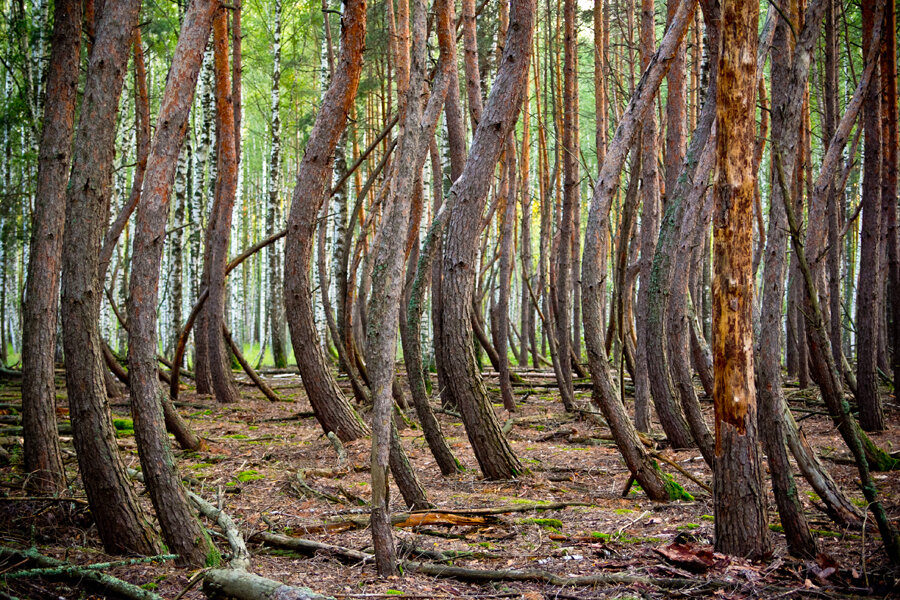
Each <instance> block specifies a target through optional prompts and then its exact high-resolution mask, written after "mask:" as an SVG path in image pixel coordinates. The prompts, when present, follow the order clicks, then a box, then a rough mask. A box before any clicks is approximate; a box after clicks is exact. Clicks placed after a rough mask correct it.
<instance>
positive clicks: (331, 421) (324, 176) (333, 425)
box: [284, 0, 368, 442]
mask: <svg viewBox="0 0 900 600" xmlns="http://www.w3.org/2000/svg"><path fill="white" fill-rule="evenodd" d="M365 32H366V2H365V0H351V1H350V2H348V3H347V6H346V11H345V13H344V18H343V19H342V23H341V56H340V67H339V68H338V69H336V71H335V76H334V78H332V80H331V84H330V85H329V87H328V91H327V92H326V93H325V96H324V97H323V99H322V105H321V109H320V110H319V114H318V115H317V117H316V124H315V125H314V126H313V130H312V132H311V133H310V137H309V141H308V142H307V144H306V152H305V154H304V156H303V160H302V161H301V163H300V169H299V172H298V174H297V183H296V185H295V187H294V193H293V198H292V201H291V210H290V215H289V217H288V233H287V236H286V238H285V255H284V296H285V305H286V308H287V313H286V314H287V320H288V326H289V327H290V332H291V344H292V345H293V347H294V355H295V357H296V359H297V367H298V369H299V370H300V375H301V377H302V379H303V387H304V388H305V389H306V394H307V396H308V397H309V402H310V404H311V405H312V407H313V411H314V412H315V413H316V418H317V419H318V420H319V424H320V425H321V426H322V429H324V430H325V431H326V432H329V431H333V432H334V433H335V435H337V436H338V438H340V439H341V440H342V441H345V442H346V441H350V440H354V439H356V438H359V437H361V436H363V435H366V434H367V433H368V428H367V427H366V426H365V424H364V423H363V422H362V421H361V420H360V418H359V416H358V415H357V414H356V412H355V411H354V410H353V408H352V407H351V406H350V404H349V403H348V402H347V400H346V398H344V395H343V393H342V392H341V390H340V388H339V387H338V386H337V382H336V381H335V380H334V377H333V375H332V374H331V372H330V370H329V368H328V363H327V361H326V359H325V356H324V355H323V353H322V349H321V345H320V344H319V342H318V333H317V332H316V325H315V320H314V317H313V307H312V297H311V291H310V281H309V270H310V259H311V256H312V242H313V235H314V233H315V227H316V217H317V216H318V212H319V208H320V207H321V205H322V202H323V200H324V193H325V184H326V182H327V181H328V177H329V175H330V173H331V172H332V170H331V167H332V158H331V157H332V154H333V153H334V149H335V147H336V146H337V143H338V139H339V138H340V137H341V133H342V132H343V130H344V127H345V125H346V121H347V115H348V114H350V106H351V104H352V103H353V99H354V98H355V97H356V89H357V86H358V85H359V75H360V71H361V67H362V50H363V47H364V44H365Z"/></svg>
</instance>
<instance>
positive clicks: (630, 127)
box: [582, 0, 697, 500]
mask: <svg viewBox="0 0 900 600" xmlns="http://www.w3.org/2000/svg"><path fill="white" fill-rule="evenodd" d="M696 6H697V2H696V1H695V0H682V2H681V4H680V5H679V7H678V10H677V11H676V13H675V15H674V16H673V18H672V22H671V24H670V26H669V28H668V30H667V31H666V34H665V35H664V36H663V39H662V41H661V42H660V45H659V48H658V49H657V51H656V53H655V54H654V56H653V57H652V58H651V60H650V63H649V66H648V68H647V70H646V71H645V72H644V75H643V76H642V77H641V81H640V83H639V84H638V86H637V87H636V88H635V91H634V95H633V96H632V98H631V100H630V101H629V103H628V107H627V108H626V109H625V112H624V113H623V114H622V118H621V119H620V120H619V125H618V127H617V128H616V133H615V136H614V137H613V139H612V141H611V142H610V144H609V147H608V149H607V154H606V158H605V160H604V161H603V166H602V167H601V169H600V176H599V177H598V179H597V183H596V185H595V187H594V195H593V198H592V199H591V208H590V213H589V216H588V223H587V231H586V234H585V244H584V262H583V265H582V289H583V290H584V294H583V301H584V305H583V310H584V334H585V342H586V346H587V351H588V361H589V364H590V371H591V380H592V382H593V400H594V402H596V403H597V404H598V405H599V406H600V409H601V410H602V411H603V414H604V417H606V420H607V423H609V426H610V429H611V431H612V434H613V437H614V438H615V440H616V445H617V446H618V448H619V451H620V452H621V453H622V456H623V457H624V459H625V463H626V464H627V465H628V468H629V470H630V471H631V472H632V473H633V474H634V476H635V479H637V481H638V483H640V485H641V487H642V488H643V489H644V491H645V492H646V493H647V495H648V496H649V497H650V498H651V499H653V500H666V499H669V498H670V497H676V496H677V495H678V488H677V487H675V485H674V484H671V483H670V482H668V481H666V479H665V478H664V477H663V474H662V472H661V471H660V470H659V467H658V465H657V464H656V462H655V461H653V460H651V458H650V457H649V455H648V454H647V452H646V450H645V449H644V447H643V445H642V444H641V442H640V441H639V439H638V436H637V431H636V430H635V428H634V426H633V425H632V423H631V421H629V420H628V417H627V415H626V414H625V407H624V405H623V404H622V401H621V400H620V398H619V397H618V396H617V394H616V391H615V389H614V386H613V384H612V381H611V379H610V376H609V370H608V369H609V361H608V359H607V355H606V348H605V346H604V340H603V331H602V323H603V321H602V315H601V310H600V296H601V294H602V293H603V290H604V289H605V285H606V267H605V263H604V262H602V261H601V258H602V252H601V250H602V244H603V242H602V240H603V239H604V237H603V236H604V232H605V231H606V230H607V226H608V223H609V212H610V208H611V206H612V200H613V197H614V196H615V194H616V191H617V190H618V187H619V178H620V173H621V171H622V166H623V164H624V162H625V157H626V155H627V153H628V148H629V146H630V144H631V142H632V140H633V139H634V137H635V132H636V131H637V129H638V124H639V123H640V122H641V121H642V120H643V118H644V116H645V115H646V113H647V111H648V110H650V109H651V107H652V100H653V98H654V96H655V95H656V92H657V91H658V89H659V85H660V83H661V82H662V79H663V77H665V75H666V71H667V70H668V67H669V65H670V64H671V61H672V59H673V58H674V56H675V54H676V53H677V50H678V47H679V46H680V45H681V41H682V39H684V36H685V34H686V33H687V28H688V25H689V23H690V21H691V16H692V15H693V12H694V9H695V8H696Z"/></svg>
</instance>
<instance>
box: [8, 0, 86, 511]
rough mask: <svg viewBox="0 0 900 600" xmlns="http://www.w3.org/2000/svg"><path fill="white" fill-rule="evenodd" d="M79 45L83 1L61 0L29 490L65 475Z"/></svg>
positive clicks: (29, 334) (35, 324)
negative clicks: (64, 314) (61, 342)
mask: <svg viewBox="0 0 900 600" xmlns="http://www.w3.org/2000/svg"><path fill="white" fill-rule="evenodd" d="M80 44H81V1H80V0H59V1H58V2H57V3H56V6H55V8H54V24H53V38H52V41H51V48H52V49H51V54H50V69H49V71H48V75H47V99H48V101H47V102H45V104H44V120H43V132H42V135H41V146H40V154H39V156H38V174H37V190H36V191H35V206H34V211H33V213H32V225H31V228H32V237H31V251H30V254H29V260H28V282H27V289H26V296H25V307H24V314H23V317H24V322H23V324H22V325H23V330H22V425H23V427H24V437H25V471H26V472H27V473H29V474H30V476H29V477H28V479H27V481H28V485H29V489H31V490H33V491H35V492H39V493H43V494H48V495H52V494H56V493H59V492H61V491H63V490H64V489H65V487H66V474H65V470H64V469H63V463H62V457H61V455H60V452H59V438H58V436H57V434H56V393H55V385H54V380H53V367H54V356H55V353H56V316H57V302H58V297H59V268H60V261H61V259H62V238H63V227H64V225H65V223H64V219H65V214H66V181H67V175H68V173H69V159H70V158H71V155H72V151H71V148H72V134H73V131H74V124H75V104H76V95H77V94H76V92H77V87H78V65H79V62H80V61H79V59H80Z"/></svg>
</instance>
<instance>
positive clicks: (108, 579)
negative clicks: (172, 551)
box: [0, 546, 163, 600]
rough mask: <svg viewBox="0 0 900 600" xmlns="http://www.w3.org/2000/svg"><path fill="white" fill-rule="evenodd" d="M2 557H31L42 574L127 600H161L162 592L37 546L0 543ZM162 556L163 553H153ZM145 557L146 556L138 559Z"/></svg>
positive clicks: (45, 577)
mask: <svg viewBox="0 0 900 600" xmlns="http://www.w3.org/2000/svg"><path fill="white" fill-rule="evenodd" d="M0 558H3V559H11V560H17V561H29V562H32V563H34V564H36V565H37V566H38V567H40V573H36V574H35V575H36V576H37V575H39V576H40V577H42V578H44V579H57V580H62V581H68V582H71V583H74V584H75V585H82V584H84V585H87V586H89V587H91V588H93V589H95V590H99V591H101V592H102V593H103V594H104V595H106V596H109V597H113V598H126V599H128V600H162V597H161V596H158V595H157V594H154V593H153V592H151V591H149V590H145V589H143V588H141V587H139V586H136V585H134V584H131V583H128V582H127V581H122V580H121V579H118V578H116V577H112V576H111V575H107V574H106V573H102V572H100V571H99V570H97V569H96V567H95V568H90V567H81V566H78V565H73V564H71V563H67V562H64V561H61V560H56V559H55V558H50V557H49V556H44V555H43V554H40V553H39V552H38V551H37V550H36V549H34V548H29V549H28V550H17V549H15V548H8V547H6V546H0ZM154 558H160V559H161V560H162V558H163V557H154ZM138 560H144V559H138Z"/></svg>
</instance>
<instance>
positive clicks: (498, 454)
mask: <svg viewBox="0 0 900 600" xmlns="http://www.w3.org/2000/svg"><path fill="white" fill-rule="evenodd" d="M464 19H465V15H464ZM533 25H534V3H533V1H532V0H515V1H514V2H512V4H511V7H510V23H509V30H508V33H507V38H506V42H505V43H504V48H503V57H502V59H501V61H500V66H499V68H498V70H497V74H496V77H495V79H494V84H493V86H492V88H491V94H490V97H489V98H488V102H487V105H486V106H485V109H484V113H483V114H482V115H481V119H480V120H479V121H478V126H477V127H476V129H475V134H474V137H473V139H472V146H471V149H470V152H469V158H468V159H467V161H466V165H465V167H464V169H463V172H462V174H461V175H460V176H459V179H457V180H456V182H455V183H454V184H453V186H452V187H451V189H450V198H449V199H448V202H453V204H454V206H453V211H452V212H451V214H450V220H449V223H448V224H447V232H446V233H447V237H446V240H445V244H444V255H443V278H442V282H441V286H442V292H441V293H442V299H443V304H442V307H443V315H442V336H443V339H442V342H443V344H444V349H445V352H444V355H445V356H444V358H446V359H448V360H446V364H445V365H444V371H445V373H446V374H447V383H448V384H449V386H450V388H451V391H452V393H453V397H454V399H455V400H456V402H457V404H458V406H459V409H460V412H461V414H462V418H463V423H464V424H465V427H466V433H467V435H468V437H469V441H470V443H471V444H472V448H473V450H474V451H475V457H476V458H477V460H478V464H479V466H480V467H481V471H482V473H483V474H484V475H485V477H487V478H489V479H511V478H514V477H516V476H517V475H518V474H520V473H521V471H522V466H521V464H520V463H519V460H518V458H516V456H515V455H514V454H513V451H512V448H511V447H510V445H509V442H508V441H507V440H506V438H505V437H504V436H503V433H502V432H501V430H500V424H499V422H498V421H497V417H496V415H495V414H494V411H493V408H492V407H491V404H490V401H489V400H488V398H487V393H486V391H485V389H484V383H483V382H482V380H481V375H480V373H479V372H478V368H477V363H476V361H475V356H474V353H473V351H472V338H471V334H470V330H471V328H470V323H471V317H472V312H471V311H472V298H473V294H474V285H475V276H476V274H477V273H476V271H477V269H478V264H477V262H476V260H475V251H476V243H475V242H476V238H477V236H478V234H479V232H480V229H481V227H480V224H481V219H482V212H483V210H484V203H485V199H486V196H487V193H488V188H489V186H490V183H491V179H492V174H493V172H494V168H495V166H496V164H497V159H498V158H499V156H500V152H501V150H502V147H503V144H504V143H505V142H506V138H507V135H508V134H509V132H510V131H511V130H512V128H513V125H514V124H515V121H516V117H517V116H518V113H519V109H520V107H521V103H522V91H523V90H524V88H525V78H526V77H527V76H528V65H529V59H530V57H531V51H532V36H533ZM466 58H467V60H468V56H467V57H466Z"/></svg>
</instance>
